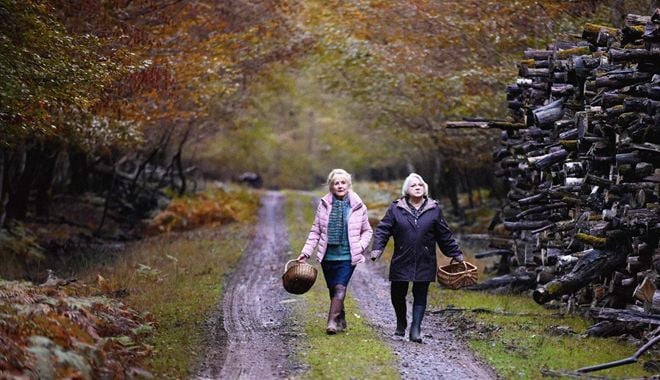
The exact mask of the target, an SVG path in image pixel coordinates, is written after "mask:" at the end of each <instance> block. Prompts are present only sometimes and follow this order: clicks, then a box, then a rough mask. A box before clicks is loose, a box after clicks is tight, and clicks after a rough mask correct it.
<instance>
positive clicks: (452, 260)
mask: <svg viewBox="0 0 660 380" xmlns="http://www.w3.org/2000/svg"><path fill="white" fill-rule="evenodd" d="M454 261H456V262H457V263H463V266H465V270H467V269H468V267H467V264H466V263H465V260H463V261H458V260H456V259H455V258H453V257H452V258H451V260H449V264H451V263H452V262H454Z"/></svg>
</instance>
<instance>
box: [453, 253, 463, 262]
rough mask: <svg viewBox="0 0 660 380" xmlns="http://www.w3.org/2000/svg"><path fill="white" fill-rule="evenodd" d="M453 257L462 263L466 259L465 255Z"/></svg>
mask: <svg viewBox="0 0 660 380" xmlns="http://www.w3.org/2000/svg"><path fill="white" fill-rule="evenodd" d="M452 258H453V259H454V260H456V261H458V262H459V263H462V262H463V261H464V260H465V258H464V257H463V255H458V256H454V257H452Z"/></svg>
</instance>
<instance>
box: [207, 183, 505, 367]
mask: <svg viewBox="0 0 660 380" xmlns="http://www.w3.org/2000/svg"><path fill="white" fill-rule="evenodd" d="M283 203H284V202H283V196H282V195H281V194H279V193H276V192H269V193H267V194H266V195H265V196H264V197H263V199H262V208H261V210H260V213H259V222H258V225H257V233H256V236H255V237H254V239H253V241H252V242H251V243H250V244H249V246H248V247H247V249H246V251H245V252H244V254H243V257H242V258H241V261H240V263H239V265H238V268H237V269H236V271H235V272H234V273H233V275H232V276H231V278H230V279H229V283H228V285H227V287H226V290H225V292H224V298H223V302H222V307H221V310H218V313H217V316H216V318H214V319H213V320H212V321H211V326H209V331H210V336H209V348H208V354H207V356H206V360H205V362H204V363H203V365H202V368H201V369H200V371H199V372H198V373H199V375H198V378H199V379H273V378H291V377H296V375H299V374H301V373H302V371H303V370H304V368H303V367H302V366H301V365H300V364H299V363H296V362H295V360H294V354H293V353H294V352H295V350H296V346H297V344H300V340H301V338H299V337H300V336H302V335H303V334H302V327H301V326H299V325H297V323H296V322H295V321H294V319H293V318H292V314H293V311H292V307H291V303H289V302H288V301H287V300H289V301H290V300H291V298H290V297H288V296H287V294H286V293H285V292H284V290H283V289H282V286H281V274H282V269H283V265H284V263H285V262H286V260H287V257H288V256H287V252H288V250H289V247H288V244H287V241H288V240H287V232H286V224H285V223H283V220H284V210H283V208H284V206H283ZM308 222H309V221H305V223H308ZM383 269H384V267H383V266H382V264H378V263H372V262H371V261H369V262H367V263H365V264H362V265H360V266H358V269H357V270H356V272H355V275H354V276H353V280H352V281H351V283H350V285H349V295H351V296H354V297H355V298H356V299H357V301H358V304H359V306H360V309H361V310H362V314H363V315H364V316H365V317H366V318H367V319H368V320H369V321H370V323H371V324H372V325H373V326H374V327H375V328H376V329H377V331H378V332H379V333H380V334H381V336H382V339H383V341H385V342H386V343H387V344H388V345H389V346H390V347H391V348H392V350H393V352H394V353H395V354H396V355H397V357H398V367H399V372H400V374H401V377H402V378H403V379H457V378H461V379H492V378H496V376H495V374H494V373H493V371H492V370H491V369H490V368H488V367H487V366H485V365H484V364H482V363H481V362H479V361H478V360H477V359H476V358H475V357H474V356H473V355H472V354H471V352H470V351H469V350H468V349H467V348H466V347H465V346H464V345H463V344H461V343H460V342H459V341H457V340H456V339H454V337H453V336H452V333H451V332H449V331H446V330H444V329H443V324H442V321H441V320H440V317H439V316H436V315H432V314H427V316H426V317H425V319H424V323H423V334H424V343H423V344H418V343H412V342H410V341H408V340H407V339H403V338H399V337H394V335H393V334H392V332H393V331H394V328H395V322H394V315H393V310H392V307H391V305H390V300H389V282H388V281H387V280H386V277H385V275H384V270H383ZM409 309H410V308H409Z"/></svg>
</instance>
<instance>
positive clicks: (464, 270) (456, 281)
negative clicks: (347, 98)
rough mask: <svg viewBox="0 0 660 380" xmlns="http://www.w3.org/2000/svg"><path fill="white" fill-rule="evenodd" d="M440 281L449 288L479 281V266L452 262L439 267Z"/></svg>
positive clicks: (456, 287) (461, 286)
mask: <svg viewBox="0 0 660 380" xmlns="http://www.w3.org/2000/svg"><path fill="white" fill-rule="evenodd" d="M438 282H439V283H441V284H442V285H444V286H445V287H447V288H449V289H459V288H463V287H466V286H470V285H474V284H476V283H477V267H476V266H475V265H474V264H471V263H468V262H467V261H463V262H454V263H452V262H450V263H449V264H448V265H443V266H441V267H438Z"/></svg>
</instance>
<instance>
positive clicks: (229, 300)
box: [198, 192, 301, 379]
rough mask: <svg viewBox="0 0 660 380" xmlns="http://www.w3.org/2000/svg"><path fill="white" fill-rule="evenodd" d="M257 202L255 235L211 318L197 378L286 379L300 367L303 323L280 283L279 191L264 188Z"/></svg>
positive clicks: (284, 245) (283, 243)
mask: <svg viewBox="0 0 660 380" xmlns="http://www.w3.org/2000/svg"><path fill="white" fill-rule="evenodd" d="M261 201H262V206H261V209H260V211H259V220H258V224H257V226H256V234H255V236H254V238H253V239H252V241H251V242H250V244H249V245H248V247H247V248H246V250H245V252H243V255H242V257H241V260H240V262H239V264H238V267H237V268H236V270H235V271H234V273H233V274H232V275H231V278H230V279H229V281H228V283H227V286H226V288H225V291H224V295H223V301H222V304H221V309H220V310H218V312H217V315H216V316H215V317H214V318H213V320H212V321H211V322H210V324H211V326H209V329H208V331H209V332H210V336H209V342H208V353H207V355H206V359H205V361H204V363H202V365H201V368H200V370H199V372H198V379H272V378H287V377H290V376H291V375H293V374H294V373H295V372H297V371H299V370H300V366H299V365H297V364H296V363H295V362H294V360H293V358H294V354H293V352H294V350H295V346H296V342H295V337H296V336H297V335H298V334H299V331H300V330H301V328H300V327H298V326H296V324H295V323H294V322H293V318H292V316H291V311H290V308H288V307H287V302H286V301H285V299H289V298H290V297H288V296H287V293H286V292H285V291H284V289H283V288H282V284H281V281H282V279H281V276H282V271H283V267H282V265H283V264H284V263H285V262H286V260H287V257H288V252H289V245H288V238H287V233H286V225H285V224H284V223H283V220H284V202H283V196H282V195H281V194H280V193H278V192H268V193H266V194H265V195H264V196H263V197H262V199H261ZM283 301H284V302H283ZM214 324H215V326H213V325H214Z"/></svg>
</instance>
